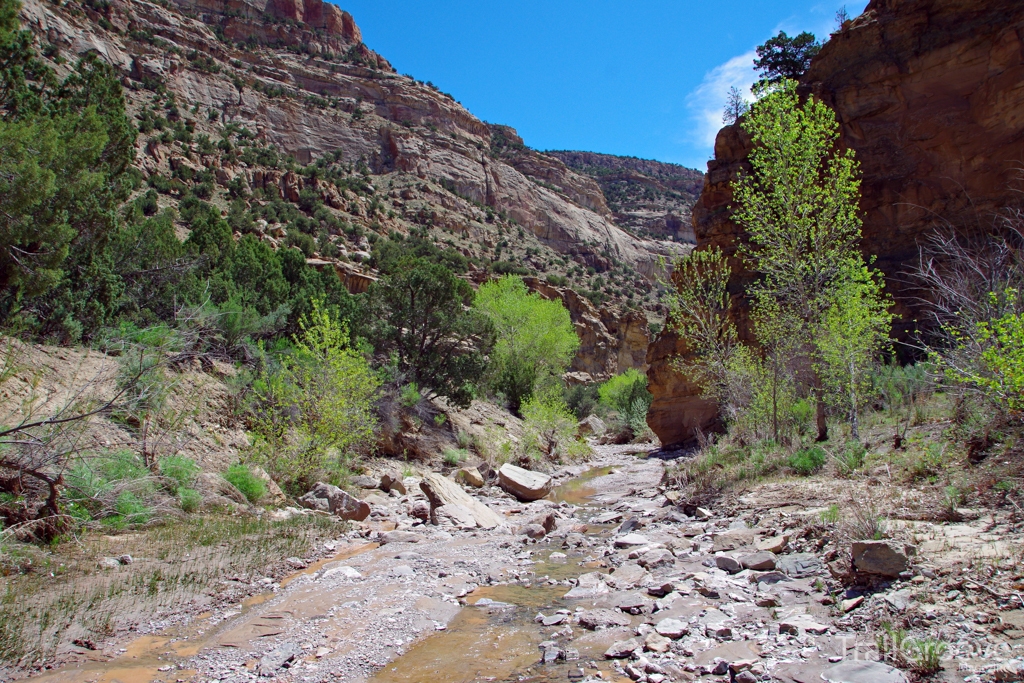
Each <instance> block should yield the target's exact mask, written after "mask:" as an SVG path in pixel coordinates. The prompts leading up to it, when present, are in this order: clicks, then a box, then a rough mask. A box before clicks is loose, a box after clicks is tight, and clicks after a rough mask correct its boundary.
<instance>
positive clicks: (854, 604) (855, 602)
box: [842, 595, 864, 612]
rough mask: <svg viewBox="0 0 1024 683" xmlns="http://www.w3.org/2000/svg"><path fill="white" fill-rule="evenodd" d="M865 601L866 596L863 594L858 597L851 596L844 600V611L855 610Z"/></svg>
mask: <svg viewBox="0 0 1024 683" xmlns="http://www.w3.org/2000/svg"><path fill="white" fill-rule="evenodd" d="M863 602H864V596H863V595H858V596H857V597H855V598H850V599H849V600H843V602H842V608H843V611H844V612H852V611H853V610H855V609H857V608H858V607H860V606H861V603H863Z"/></svg>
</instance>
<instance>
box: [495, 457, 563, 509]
mask: <svg viewBox="0 0 1024 683" xmlns="http://www.w3.org/2000/svg"><path fill="white" fill-rule="evenodd" d="M551 481H552V480H551V477H550V476H548V475H546V474H542V473H540V472H531V471H530V470H524V469H523V468H522V467H516V466H515V465H509V464H508V463H505V464H504V465H502V466H501V469H499V470H498V484H499V485H500V486H501V488H503V489H505V490H506V491H508V492H509V493H511V494H512V495H513V496H515V497H516V498H518V499H519V500H521V501H531V500H540V499H541V498H543V497H544V496H546V495H548V494H549V493H551Z"/></svg>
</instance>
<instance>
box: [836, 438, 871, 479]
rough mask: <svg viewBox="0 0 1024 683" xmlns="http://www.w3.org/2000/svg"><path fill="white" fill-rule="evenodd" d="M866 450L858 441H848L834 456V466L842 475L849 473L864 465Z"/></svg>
mask: <svg viewBox="0 0 1024 683" xmlns="http://www.w3.org/2000/svg"><path fill="white" fill-rule="evenodd" d="M867 454H868V451H867V449H866V448H864V444H862V443H860V442H859V441H850V442H849V443H847V444H846V446H845V447H844V448H843V450H842V451H840V452H839V454H838V455H837V456H836V466H837V467H838V468H839V473H840V474H842V475H850V474H852V473H853V472H855V471H856V470H859V469H860V468H861V467H863V466H864V459H865V458H866V457H867Z"/></svg>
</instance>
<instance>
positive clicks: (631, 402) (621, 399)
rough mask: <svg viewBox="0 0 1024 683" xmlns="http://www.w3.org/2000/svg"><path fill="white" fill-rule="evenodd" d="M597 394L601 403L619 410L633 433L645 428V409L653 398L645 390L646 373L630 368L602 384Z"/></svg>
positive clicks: (638, 432) (640, 431)
mask: <svg viewBox="0 0 1024 683" xmlns="http://www.w3.org/2000/svg"><path fill="white" fill-rule="evenodd" d="M598 395H599V396H600V398H601V403H603V404H604V405H606V406H608V407H609V408H613V409H615V410H617V411H618V412H619V416H620V417H622V420H623V422H625V423H626V424H627V425H629V428H630V429H632V430H633V433H634V434H640V433H642V432H643V431H644V430H646V428H647V410H648V409H649V408H650V406H651V401H652V400H653V397H652V396H651V392H649V391H647V375H645V374H643V373H642V372H640V371H639V370H636V369H635V368H630V369H629V370H626V372H624V373H622V374H621V375H616V376H615V377H612V378H611V379H610V380H608V381H607V382H605V383H604V384H602V385H601V387H600V388H599V389H598Z"/></svg>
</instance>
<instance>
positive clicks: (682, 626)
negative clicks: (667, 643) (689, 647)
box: [654, 617, 690, 640]
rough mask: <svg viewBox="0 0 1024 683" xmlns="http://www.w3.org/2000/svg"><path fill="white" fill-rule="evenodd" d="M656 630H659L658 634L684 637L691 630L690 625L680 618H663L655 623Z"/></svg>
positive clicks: (674, 637) (667, 636) (669, 636)
mask: <svg viewBox="0 0 1024 683" xmlns="http://www.w3.org/2000/svg"><path fill="white" fill-rule="evenodd" d="M654 630H655V631H657V633H658V635H661V636H665V637H666V638H672V639H673V640H674V639H676V638H682V637H683V636H685V635H686V634H687V633H689V632H690V627H689V625H688V624H687V623H686V622H684V621H681V620H679V619H672V618H671V617H670V618H668V619H662V620H661V621H659V622H658V623H657V624H655V625H654Z"/></svg>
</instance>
